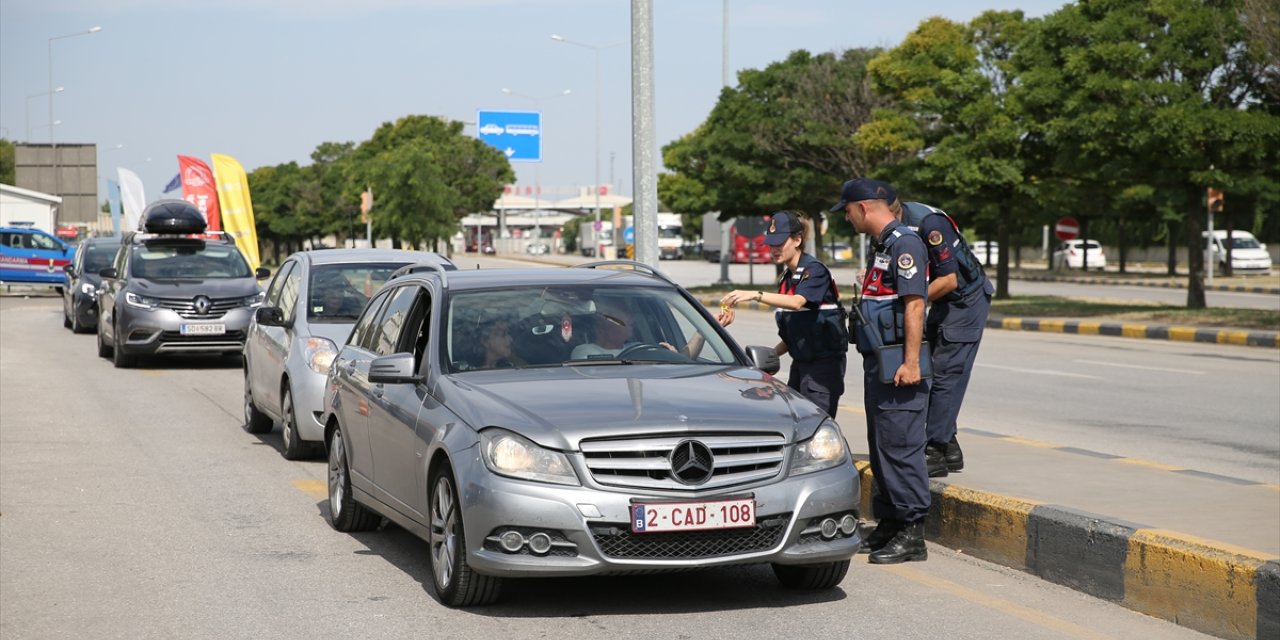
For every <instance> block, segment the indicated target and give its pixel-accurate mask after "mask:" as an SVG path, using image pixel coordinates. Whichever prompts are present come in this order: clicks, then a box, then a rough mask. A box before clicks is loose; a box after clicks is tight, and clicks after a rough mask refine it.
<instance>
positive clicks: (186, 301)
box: [156, 297, 244, 320]
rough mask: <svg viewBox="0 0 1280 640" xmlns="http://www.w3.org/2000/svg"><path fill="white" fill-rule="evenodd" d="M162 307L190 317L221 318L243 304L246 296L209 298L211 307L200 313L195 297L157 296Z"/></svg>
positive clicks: (184, 316) (202, 318)
mask: <svg viewBox="0 0 1280 640" xmlns="http://www.w3.org/2000/svg"><path fill="white" fill-rule="evenodd" d="M156 300H157V301H158V302H159V303H160V308H161V309H170V310H172V311H176V312H178V315H179V316H182V317H183V318H189V319H201V320H212V319H214V318H221V317H222V316H223V315H225V314H226V313H227V312H228V311H230V310H232V309H235V308H236V307H239V306H241V301H243V300H244V297H239V298H207V300H208V301H209V308H208V309H207V310H206V311H205V312H204V313H200V312H199V311H197V309H196V303H195V298H156Z"/></svg>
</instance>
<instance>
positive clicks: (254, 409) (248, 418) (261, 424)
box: [244, 368, 273, 433]
mask: <svg viewBox="0 0 1280 640" xmlns="http://www.w3.org/2000/svg"><path fill="white" fill-rule="evenodd" d="M272 426H273V425H272V423H271V416H269V415H267V414H265V413H263V412H262V411H260V410H258V405H256V404H254V402H253V389H252V387H251V386H250V384H249V370H248V369H247V368H246V369H245V370H244V430H245V431H248V432H249V433H267V432H269V431H271V427H272Z"/></svg>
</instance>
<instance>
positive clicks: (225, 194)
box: [209, 153, 261, 269]
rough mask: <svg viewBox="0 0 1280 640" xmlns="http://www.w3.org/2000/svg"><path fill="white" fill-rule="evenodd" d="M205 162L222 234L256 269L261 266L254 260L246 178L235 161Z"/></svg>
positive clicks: (255, 242)
mask: <svg viewBox="0 0 1280 640" xmlns="http://www.w3.org/2000/svg"><path fill="white" fill-rule="evenodd" d="M209 158H210V159H212V160H213V177H214V181H215V182H216V183H217V185H218V207H219V208H220V209H221V210H222V230H223V231H226V232H227V233H229V234H231V237H233V238H235V239H236V246H237V247H239V248H240V252H241V253H243V254H244V257H245V259H247V260H248V261H249V266H250V267H251V268H253V269H257V268H258V265H260V264H261V262H260V261H259V259H258V229H257V227H256V226H254V222H253V201H252V200H250V198H249V178H248V176H246V175H245V173H244V167H242V166H240V163H239V162H238V161H236V159H235V158H232V157H231V156H224V155H222V154H220V153H215V154H212V155H210V156H209Z"/></svg>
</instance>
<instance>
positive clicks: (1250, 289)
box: [1009, 274, 1280, 295]
mask: <svg viewBox="0 0 1280 640" xmlns="http://www.w3.org/2000/svg"><path fill="white" fill-rule="evenodd" d="M1009 279H1010V280H1029V281H1032V282H1069V283H1072V284H1102V285H1116V286H1124V287H1155V288H1158V289H1186V288H1187V283H1186V282H1168V281H1159V282H1155V281H1151V280H1141V279H1139V280H1117V279H1115V278H1073V277H1065V278H1062V277H1057V276H1049V275H1045V276H1040V275H1025V274H1022V275H1016V276H1015V275H1013V274H1009ZM1204 290H1205V291H1220V292H1225V293H1265V294H1271V295H1280V287H1261V286H1258V287H1255V286H1249V285H1243V284H1206V285H1204Z"/></svg>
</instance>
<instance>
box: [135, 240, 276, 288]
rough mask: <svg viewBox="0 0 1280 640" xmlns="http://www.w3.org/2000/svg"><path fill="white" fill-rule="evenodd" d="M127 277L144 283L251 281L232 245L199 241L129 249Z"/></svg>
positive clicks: (153, 244)
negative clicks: (167, 281)
mask: <svg viewBox="0 0 1280 640" xmlns="http://www.w3.org/2000/svg"><path fill="white" fill-rule="evenodd" d="M130 273H131V275H132V276H133V277H135V278H146V279H148V280H179V279H197V280H203V279H209V278H252V277H253V271H252V270H250V269H249V263H248V262H245V259H244V256H242V255H241V254H240V250H239V249H237V248H236V247H235V245H230V244H223V243H216V242H204V241H202V240H187V241H183V242H148V243H146V244H143V245H138V246H136V247H134V248H133V260H132V262H131V266H130Z"/></svg>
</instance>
